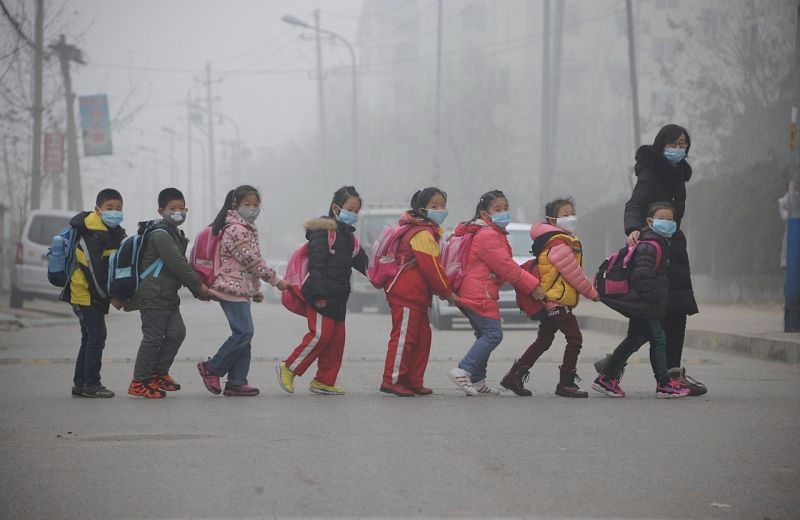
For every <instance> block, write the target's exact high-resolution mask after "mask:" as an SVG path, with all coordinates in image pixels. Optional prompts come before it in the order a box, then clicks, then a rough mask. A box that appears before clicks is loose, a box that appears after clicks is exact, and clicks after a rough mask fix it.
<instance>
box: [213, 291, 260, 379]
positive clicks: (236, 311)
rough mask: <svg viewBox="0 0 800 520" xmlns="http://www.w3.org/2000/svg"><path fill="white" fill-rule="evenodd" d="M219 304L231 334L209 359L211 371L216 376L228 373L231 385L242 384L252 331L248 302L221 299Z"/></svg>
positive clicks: (246, 367) (248, 369)
mask: <svg viewBox="0 0 800 520" xmlns="http://www.w3.org/2000/svg"><path fill="white" fill-rule="evenodd" d="M219 304H220V306H221V307H222V312H224V313H225V317H226V318H228V325H230V327H231V335H230V337H229V338H228V339H227V340H226V341H225V343H223V344H222V346H221V347H220V348H219V350H218V351H217V353H216V354H215V355H214V357H213V358H211V360H210V361H209V364H210V365H211V371H212V372H213V373H214V374H216V375H218V376H224V375H225V374H228V382H229V383H230V384H232V385H244V384H247V373H248V372H249V371H250V349H251V347H250V341H251V340H252V339H253V333H254V329H253V315H252V314H251V313H250V302H228V301H224V300H221V301H220V302H219Z"/></svg>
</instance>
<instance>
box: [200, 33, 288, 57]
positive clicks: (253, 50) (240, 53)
mask: <svg viewBox="0 0 800 520" xmlns="http://www.w3.org/2000/svg"><path fill="white" fill-rule="evenodd" d="M292 32H294V31H293V30H292V29H291V28H289V29H286V30H285V31H283V32H282V33H280V34H279V35H277V36H276V37H274V38H272V39H270V40H267V41H266V42H264V43H262V44H261V45H258V46H256V47H252V48H250V49H247V50H245V51H242V52H239V53H237V54H231V55H229V56H225V57H222V58H217V59H216V60H215V61H216V62H220V61H228V60H235V59H236V58H241V57H242V56H247V55H248V54H252V53H254V52H256V51H259V50H261V49H265V48H267V47H269V46H270V45H272V44H273V43H275V42H277V41H278V40H280V39H282V38H283V37H284V36H286V35H287V34H289V33H292Z"/></svg>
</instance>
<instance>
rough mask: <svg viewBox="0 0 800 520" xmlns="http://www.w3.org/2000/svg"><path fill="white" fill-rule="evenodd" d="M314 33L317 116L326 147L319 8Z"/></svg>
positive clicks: (322, 146) (321, 144)
mask: <svg viewBox="0 0 800 520" xmlns="http://www.w3.org/2000/svg"><path fill="white" fill-rule="evenodd" d="M314 35H315V38H316V41H317V43H316V45H317V117H318V120H319V146H320V149H322V148H324V147H325V145H326V143H327V138H326V135H325V134H326V132H325V90H324V88H323V87H324V85H323V82H324V81H325V78H324V76H323V75H322V35H321V34H320V29H319V9H315V10H314Z"/></svg>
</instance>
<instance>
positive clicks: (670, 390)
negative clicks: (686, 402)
mask: <svg viewBox="0 0 800 520" xmlns="http://www.w3.org/2000/svg"><path fill="white" fill-rule="evenodd" d="M688 395H689V389H688V388H684V387H683V386H681V384H680V383H679V382H678V381H677V380H675V379H670V380H669V383H667V384H665V385H659V384H657V385H656V397H657V398H658V399H675V398H678V397H686V396H688Z"/></svg>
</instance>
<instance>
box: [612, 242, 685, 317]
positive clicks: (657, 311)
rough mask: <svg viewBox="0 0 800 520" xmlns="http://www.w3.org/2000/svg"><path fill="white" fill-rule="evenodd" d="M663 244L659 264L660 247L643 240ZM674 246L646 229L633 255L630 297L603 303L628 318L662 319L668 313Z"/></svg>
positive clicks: (626, 296)
mask: <svg viewBox="0 0 800 520" xmlns="http://www.w3.org/2000/svg"><path fill="white" fill-rule="evenodd" d="M645 240H647V241H653V242H658V243H659V244H660V245H661V260H660V262H659V264H658V265H656V260H657V255H656V248H655V247H654V246H653V245H652V244H648V243H644V242H642V241H645ZM669 256H670V243H669V240H667V239H666V238H664V237H662V236H660V235H658V234H657V233H655V232H654V231H653V230H651V229H650V228H649V227H645V228H643V229H642V232H641V235H640V236H639V244H637V246H636V251H635V252H634V254H633V259H632V260H631V261H632V263H633V266H632V271H631V274H630V279H629V286H628V287H629V289H628V294H626V295H625V296H623V297H622V298H602V302H603V303H605V304H606V305H608V306H609V307H611V308H612V309H614V310H616V311H618V312H620V313H622V314H623V315H625V316H627V317H628V318H641V319H645V320H661V319H664V314H665V313H666V310H667V299H668V297H669V279H668V272H669V269H670V266H669Z"/></svg>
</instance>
